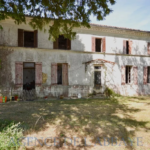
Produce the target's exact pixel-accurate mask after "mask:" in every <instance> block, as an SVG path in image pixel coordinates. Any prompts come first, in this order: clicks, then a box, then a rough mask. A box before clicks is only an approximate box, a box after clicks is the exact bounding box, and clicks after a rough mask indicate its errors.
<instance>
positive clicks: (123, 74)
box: [121, 66, 125, 85]
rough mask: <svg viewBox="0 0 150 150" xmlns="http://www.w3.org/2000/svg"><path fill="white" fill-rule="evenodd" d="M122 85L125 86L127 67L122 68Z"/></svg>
mask: <svg viewBox="0 0 150 150" xmlns="http://www.w3.org/2000/svg"><path fill="white" fill-rule="evenodd" d="M121 84H122V85H125V66H121Z"/></svg>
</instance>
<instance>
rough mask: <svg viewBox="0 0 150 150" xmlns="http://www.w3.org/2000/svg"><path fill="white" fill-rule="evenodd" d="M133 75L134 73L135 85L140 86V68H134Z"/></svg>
mask: <svg viewBox="0 0 150 150" xmlns="http://www.w3.org/2000/svg"><path fill="white" fill-rule="evenodd" d="M133 73H134V84H135V85H138V67H136V66H134V67H133Z"/></svg>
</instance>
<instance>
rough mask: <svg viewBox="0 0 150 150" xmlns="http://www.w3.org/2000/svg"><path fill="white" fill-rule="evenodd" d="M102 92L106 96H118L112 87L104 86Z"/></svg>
mask: <svg viewBox="0 0 150 150" xmlns="http://www.w3.org/2000/svg"><path fill="white" fill-rule="evenodd" d="M104 93H105V94H106V96H108V97H111V96H112V97H114V96H120V95H119V94H117V93H115V92H114V91H113V90H112V89H110V88H108V87H106V89H105V91H104Z"/></svg>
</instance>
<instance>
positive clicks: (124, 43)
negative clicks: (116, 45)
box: [123, 40, 127, 54]
mask: <svg viewBox="0 0 150 150" xmlns="http://www.w3.org/2000/svg"><path fill="white" fill-rule="evenodd" d="M126 42H127V41H126V40H123V54H126V53H127V52H126V51H127V47H126V46H127V45H126Z"/></svg>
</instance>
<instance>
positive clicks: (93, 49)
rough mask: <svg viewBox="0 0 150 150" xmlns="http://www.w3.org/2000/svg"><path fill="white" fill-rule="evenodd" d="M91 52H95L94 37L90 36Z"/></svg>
mask: <svg viewBox="0 0 150 150" xmlns="http://www.w3.org/2000/svg"><path fill="white" fill-rule="evenodd" d="M92 52H95V37H92Z"/></svg>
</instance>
